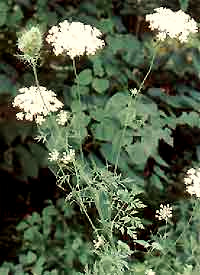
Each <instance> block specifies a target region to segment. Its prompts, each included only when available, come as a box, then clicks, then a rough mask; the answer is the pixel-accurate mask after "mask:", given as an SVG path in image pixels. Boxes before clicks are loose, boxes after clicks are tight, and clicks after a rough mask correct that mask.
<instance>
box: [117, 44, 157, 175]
mask: <svg viewBox="0 0 200 275" xmlns="http://www.w3.org/2000/svg"><path fill="white" fill-rule="evenodd" d="M157 48H158V45H157V46H156V47H155V50H154V54H153V57H152V60H151V63H150V66H149V70H148V72H147V74H146V75H145V77H144V79H143V81H142V82H141V84H140V87H139V89H138V92H137V95H136V96H135V102H134V103H136V101H137V96H138V94H139V93H140V92H141V90H142V88H143V86H144V83H145V81H146V79H147V77H148V76H149V74H150V72H151V69H152V67H153V63H154V60H155V57H156V52H157ZM132 97H133V95H131V100H130V101H129V103H128V111H127V115H126V118H125V125H124V128H123V131H122V135H121V138H120V142H119V150H118V152H117V157H116V162H115V168H114V173H116V170H117V166H118V162H119V157H120V153H121V147H122V141H123V139H124V136H125V132H126V129H127V126H128V125H127V124H128V118H129V108H130V106H131V103H132ZM134 105H135V104H134ZM135 115H136V114H135Z"/></svg>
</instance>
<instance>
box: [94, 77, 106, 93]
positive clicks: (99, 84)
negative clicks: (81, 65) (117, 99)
mask: <svg viewBox="0 0 200 275" xmlns="http://www.w3.org/2000/svg"><path fill="white" fill-rule="evenodd" d="M92 87H93V88H94V89H95V91H97V92H98V93H104V92H105V91H106V90H107V89H108V88H109V81H108V80H107V79H103V78H94V79H93V82H92Z"/></svg>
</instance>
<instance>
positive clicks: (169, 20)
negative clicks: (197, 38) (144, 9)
mask: <svg viewBox="0 0 200 275" xmlns="http://www.w3.org/2000/svg"><path fill="white" fill-rule="evenodd" d="M146 20H147V21H149V22H150V28H151V29H152V30H155V29H157V30H158V35H157V38H158V40H161V41H163V40H165V38H166V37H167V36H169V37H171V38H178V39H179V41H180V42H186V41H187V40H188V36H189V34H190V33H196V32H198V28H197V23H196V22H195V20H194V19H192V18H191V17H190V16H189V15H188V14H186V13H184V12H183V11H182V10H179V11H177V12H173V11H172V10H170V9H167V8H163V7H160V8H157V9H155V13H153V14H148V15H147V16H146Z"/></svg>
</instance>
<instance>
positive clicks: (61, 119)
mask: <svg viewBox="0 0 200 275" xmlns="http://www.w3.org/2000/svg"><path fill="white" fill-rule="evenodd" d="M70 118H71V114H70V112H67V111H65V110H61V111H60V112H59V114H57V117H56V121H57V123H58V124H59V125H61V126H64V125H65V123H67V122H68V121H69V119H70Z"/></svg>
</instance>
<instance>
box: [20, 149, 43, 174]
mask: <svg viewBox="0 0 200 275" xmlns="http://www.w3.org/2000/svg"><path fill="white" fill-rule="evenodd" d="M15 150H16V155H17V158H18V160H19V163H20V165H21V167H22V171H23V176H24V177H25V178H27V177H34V178H36V177H37V176H38V171H39V166H38V163H37V159H35V158H34V156H33V155H32V154H31V153H30V152H29V151H28V150H27V149H26V148H25V146H23V145H17V146H16V148H15Z"/></svg>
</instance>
